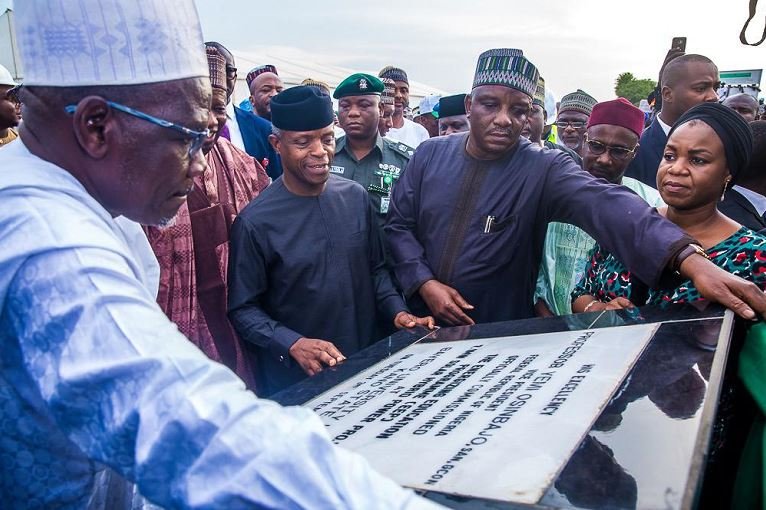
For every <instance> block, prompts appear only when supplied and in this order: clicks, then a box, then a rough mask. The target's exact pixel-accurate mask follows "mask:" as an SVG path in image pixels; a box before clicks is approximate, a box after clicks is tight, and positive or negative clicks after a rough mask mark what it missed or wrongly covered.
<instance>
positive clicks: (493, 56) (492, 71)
mask: <svg viewBox="0 0 766 510" xmlns="http://www.w3.org/2000/svg"><path fill="white" fill-rule="evenodd" d="M539 76H540V73H539V72H538V71H537V68H536V67H535V65H534V64H533V63H532V62H530V61H529V60H527V59H526V58H525V57H524V53H523V52H522V51H521V50H517V49H514V48H497V49H493V50H488V51H485V52H484V53H482V54H481V55H479V61H478V63H477V64H476V74H475V75H474V78H473V88H476V87H480V86H482V85H502V86H504V87H510V88H512V89H516V90H518V91H520V92H523V93H525V94H527V95H528V96H529V97H532V96H534V95H535V90H536V89H537V79H538V78H539Z"/></svg>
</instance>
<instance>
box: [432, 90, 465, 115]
mask: <svg viewBox="0 0 766 510" xmlns="http://www.w3.org/2000/svg"><path fill="white" fill-rule="evenodd" d="M465 96H466V94H455V95H454V96H447V97H443V98H441V99H439V118H440V119H443V118H444V117H452V116H454V115H465Z"/></svg>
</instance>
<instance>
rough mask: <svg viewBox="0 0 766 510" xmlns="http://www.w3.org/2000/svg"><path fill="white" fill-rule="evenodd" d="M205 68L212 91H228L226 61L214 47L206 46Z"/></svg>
mask: <svg viewBox="0 0 766 510" xmlns="http://www.w3.org/2000/svg"><path fill="white" fill-rule="evenodd" d="M205 53H206V54H207V67H208V69H209V70H210V85H212V86H213V88H214V89H223V90H228V88H227V87H226V59H225V58H224V57H223V55H221V54H220V53H219V52H218V48H216V47H215V46H206V47H205Z"/></svg>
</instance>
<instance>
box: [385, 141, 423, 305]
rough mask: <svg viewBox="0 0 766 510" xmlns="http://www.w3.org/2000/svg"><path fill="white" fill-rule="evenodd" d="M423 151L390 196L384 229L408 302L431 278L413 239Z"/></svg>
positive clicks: (415, 155) (418, 242)
mask: <svg viewBox="0 0 766 510" xmlns="http://www.w3.org/2000/svg"><path fill="white" fill-rule="evenodd" d="M425 159H426V156H424V150H422V149H421V150H419V151H415V154H414V155H413V157H412V159H410V161H409V163H407V166H406V168H405V169H404V171H403V172H402V174H401V176H400V177H399V180H398V181H397V182H396V185H395V186H394V189H393V192H392V193H391V203H390V205H389V209H388V215H387V216H386V225H385V227H384V230H385V233H386V238H387V240H388V247H389V249H390V250H391V253H392V255H393V259H394V260H396V261H397V262H396V265H395V272H396V278H397V279H398V281H399V285H401V287H402V289H403V290H404V295H405V296H407V297H408V298H409V297H410V296H412V295H413V294H414V293H415V292H417V290H418V289H419V288H420V286H421V285H423V284H424V283H425V282H427V281H428V280H433V279H434V278H435V276H434V273H433V271H432V269H431V267H430V266H429V265H428V261H427V260H426V255H425V250H424V249H423V245H422V244H421V243H420V241H419V240H418V238H417V233H416V230H417V228H416V227H417V226H416V224H415V222H416V221H417V218H418V217H419V210H420V204H419V202H418V200H419V198H418V197H420V185H421V180H422V177H423V170H424V167H425V162H424V160H425Z"/></svg>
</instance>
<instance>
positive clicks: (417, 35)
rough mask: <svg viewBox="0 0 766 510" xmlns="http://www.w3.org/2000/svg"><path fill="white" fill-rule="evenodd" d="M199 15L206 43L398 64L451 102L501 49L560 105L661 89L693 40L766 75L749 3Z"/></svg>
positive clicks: (305, 8) (302, 9)
mask: <svg viewBox="0 0 766 510" xmlns="http://www.w3.org/2000/svg"><path fill="white" fill-rule="evenodd" d="M759 3H760V4H761V5H759V8H758V16H757V17H756V19H755V20H754V21H753V22H752V23H751V27H750V30H749V31H748V34H752V35H751V40H757V39H759V38H760V33H761V32H762V30H763V26H764V23H766V0H761V1H760V2H759ZM196 4H197V7H198V10H199V13H200V18H201V21H202V29H203V33H204V36H205V38H206V39H214V40H217V41H219V42H221V43H222V44H224V45H226V46H227V47H229V48H230V49H234V50H236V51H254V52H255V51H260V52H262V53H268V54H275V52H279V51H283V52H289V53H290V54H291V55H293V56H297V57H302V58H306V59H310V60H311V61H312V62H317V63H326V64H328V65H338V66H344V67H348V68H351V69H353V70H355V71H368V72H369V71H373V72H374V71H377V70H379V69H380V68H382V67H383V66H385V65H388V64H393V65H397V66H399V67H402V68H404V69H405V70H406V71H407V73H408V75H409V77H410V78H411V79H414V80H417V81H420V82H422V83H426V84H428V85H431V86H433V87H436V88H439V89H442V90H445V91H447V92H451V93H458V92H465V91H468V89H469V88H470V86H471V80H472V78H473V72H474V69H475V66H476V59H477V57H478V56H479V54H480V53H481V52H482V51H484V50H486V49H489V48H496V47H515V48H521V49H522V50H523V51H524V54H525V55H526V56H527V57H528V58H529V59H530V60H531V61H532V62H533V63H534V64H535V65H536V66H537V67H538V69H539V70H540V72H541V74H542V76H543V77H544V78H545V80H546V86H548V87H549V88H550V89H551V90H553V91H554V92H555V93H556V94H557V95H558V97H560V96H561V95H563V94H566V93H568V92H572V91H574V90H576V89H578V88H581V89H583V90H585V91H586V92H588V93H590V94H591V95H593V96H595V97H596V98H597V99H598V100H601V101H603V100H607V99H612V98H614V97H615V94H614V82H615V79H616V78H617V75H619V74H620V73H622V72H625V71H630V72H632V73H633V74H634V75H635V76H636V77H637V78H652V79H655V80H656V79H657V75H658V73H659V67H660V65H661V64H662V61H663V59H664V57H665V53H666V52H667V50H668V48H669V47H670V42H671V40H672V38H673V37H674V36H686V37H687V38H688V43H687V52H688V53H701V54H703V55H706V56H708V57H710V58H711V59H712V60H713V61H714V62H716V64H718V66H719V69H721V70H735V69H760V68H763V67H764V66H766V43H764V44H763V45H761V46H758V47H748V46H744V45H742V44H741V43H740V42H739V32H740V30H741V28H742V25H743V24H744V22H745V20H746V19H747V7H748V0H727V2H721V1H720V0H719V1H717V2H716V1H711V0H698V1H689V0H683V1H680V0H643V1H640V2H638V1H634V0H622V1H614V0H612V1H607V0H577V1H571V0H545V1H543V0H534V1H529V2H526V3H522V2H518V1H514V0H477V1H475V2H465V1H461V2H458V1H456V0H440V1H439V2H424V1H420V2H414V1H412V0H409V1H404V0H388V1H386V2H376V3H372V2H360V1H350V0H328V1H325V2H315V1H311V2H309V1H304V0H290V1H283V2H270V3H268V4H267V3H265V2H262V1H261V2H253V1H246V0H196ZM724 5H726V7H723V6H724ZM764 82H766V79H764Z"/></svg>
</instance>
